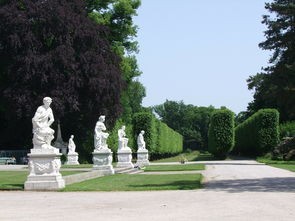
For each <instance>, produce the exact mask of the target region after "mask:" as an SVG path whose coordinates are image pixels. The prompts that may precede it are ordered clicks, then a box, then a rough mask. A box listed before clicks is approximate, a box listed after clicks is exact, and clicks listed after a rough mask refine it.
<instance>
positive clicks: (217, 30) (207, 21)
mask: <svg viewBox="0 0 295 221" xmlns="http://www.w3.org/2000/svg"><path fill="white" fill-rule="evenodd" d="M264 3H265V0H223V1H220V0H211V1H200V0H182V1H180V0H142V5H141V7H140V8H139V9H138V16H137V17H135V18H134V23H135V24H136V25H137V26H138V27H139V30H138V37H137V41H138V43H139V49H140V52H139V53H138V54H137V60H138V63H139V68H140V70H141V71H142V72H143V74H142V75H141V76H140V78H139V81H140V82H142V83H143V85H144V86H145V87H146V91H147V96H146V97H145V98H144V100H143V106H152V105H157V104H161V103H164V102H165V100H166V99H168V100H173V101H180V100H183V101H184V103H186V104H193V105H195V106H209V105H213V106H215V107H220V106H226V107H228V108H229V109H231V110H232V111H234V112H235V113H238V112H240V111H244V110H246V109H247V105H248V103H249V102H250V101H252V100H253V91H249V90H248V88H247V83H246V79H247V78H248V77H249V76H250V75H253V74H256V73H257V72H259V71H260V70H261V68H262V67H263V66H267V64H268V59H269V57H270V53H271V52H269V51H263V50H261V49H260V48H259V47H258V44H259V43H260V42H261V41H263V40H265V38H264V33H263V31H265V30H266V27H265V25H263V24H261V20H262V15H263V14H268V12H267V11H266V10H265V9H264Z"/></svg>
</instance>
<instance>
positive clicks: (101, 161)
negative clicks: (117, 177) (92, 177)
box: [92, 149, 115, 175]
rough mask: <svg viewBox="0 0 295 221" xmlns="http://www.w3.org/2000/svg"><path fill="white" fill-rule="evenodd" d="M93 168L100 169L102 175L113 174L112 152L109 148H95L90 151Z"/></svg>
mask: <svg viewBox="0 0 295 221" xmlns="http://www.w3.org/2000/svg"><path fill="white" fill-rule="evenodd" d="M92 156H93V157H92V161H93V169H94V170H100V171H102V172H103V174H104V175H110V174H114V173H115V171H114V168H113V165H112V162H113V152H112V151H111V150H110V149H102V150H95V151H94V152H93V153H92Z"/></svg>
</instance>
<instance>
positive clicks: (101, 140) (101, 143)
mask: <svg viewBox="0 0 295 221" xmlns="http://www.w3.org/2000/svg"><path fill="white" fill-rule="evenodd" d="M104 121H105V116H104V115H101V116H100V117H99V119H98V121H97V123H96V125H95V129H94V150H96V151H97V150H106V149H108V145H107V138H108V137H109V134H108V133H106V132H104V131H105V130H106V126H105V125H104Z"/></svg>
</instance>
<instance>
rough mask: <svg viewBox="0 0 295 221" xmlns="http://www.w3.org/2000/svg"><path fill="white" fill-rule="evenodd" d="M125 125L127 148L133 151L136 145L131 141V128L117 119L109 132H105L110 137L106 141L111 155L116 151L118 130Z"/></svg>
mask: <svg viewBox="0 0 295 221" xmlns="http://www.w3.org/2000/svg"><path fill="white" fill-rule="evenodd" d="M123 125H125V127H126V129H125V132H126V137H127V138H128V147H130V148H131V149H132V151H133V152H134V151H135V148H136V145H135V143H134V139H133V134H134V133H133V126H132V125H130V124H125V123H124V122H123V121H122V119H118V120H117V121H116V123H115V125H114V127H113V129H112V130H111V131H107V132H108V133H109V134H110V135H109V138H108V140H107V143H108V146H109V148H110V149H111V150H112V151H113V153H117V151H118V146H119V143H118V130H119V129H120V128H121V127H122V126H123Z"/></svg>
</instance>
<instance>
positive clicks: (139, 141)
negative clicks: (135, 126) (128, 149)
mask: <svg viewBox="0 0 295 221" xmlns="http://www.w3.org/2000/svg"><path fill="white" fill-rule="evenodd" d="M143 135H144V130H142V131H140V133H139V135H138V137H137V146H138V150H145V149H146V148H145V141H144V137H143Z"/></svg>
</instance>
